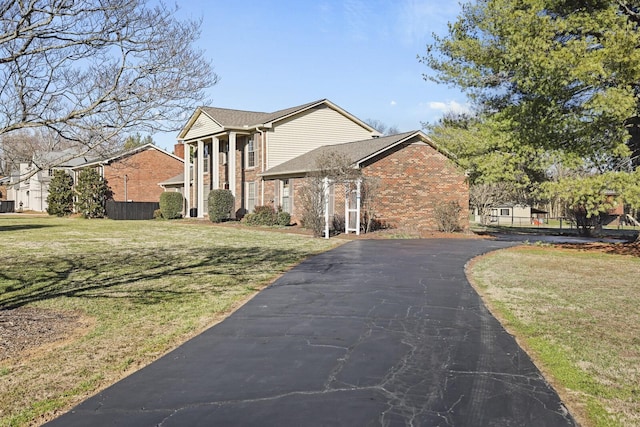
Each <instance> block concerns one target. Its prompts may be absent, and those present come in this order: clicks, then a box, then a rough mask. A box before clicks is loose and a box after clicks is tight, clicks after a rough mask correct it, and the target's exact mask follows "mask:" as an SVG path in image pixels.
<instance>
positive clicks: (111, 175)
mask: <svg viewBox="0 0 640 427" xmlns="http://www.w3.org/2000/svg"><path fill="white" fill-rule="evenodd" d="M183 163H184V161H183V159H181V158H180V157H179V156H177V155H175V154H171V153H169V152H167V151H164V150H163V149H161V148H160V147H157V146H155V145H153V144H145V145H142V146H140V147H136V148H134V149H131V150H127V151H124V152H121V153H119V154H115V155H112V156H110V157H106V158H102V159H99V160H94V161H91V162H86V163H82V164H80V165H78V166H75V167H73V168H72V169H71V170H72V171H73V174H74V182H77V178H78V174H79V173H80V171H81V170H83V169H86V168H95V169H97V170H98V173H99V174H100V176H102V177H103V178H104V179H105V180H106V181H107V185H108V186H109V188H110V189H111V192H112V198H113V200H114V201H116V202H125V201H133V202H158V201H159V200H160V194H162V192H163V189H162V187H161V186H160V185H159V183H160V182H162V181H165V180H167V179H169V178H171V177H173V176H175V175H177V174H179V173H181V172H182V170H183V169H184V166H183Z"/></svg>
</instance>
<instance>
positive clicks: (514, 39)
mask: <svg viewBox="0 0 640 427" xmlns="http://www.w3.org/2000/svg"><path fill="white" fill-rule="evenodd" d="M637 10H638V7H637V2H635V3H634V2H630V1H622V0H619V1H589V2H576V1H563V2H559V1H557V0H518V1H513V0H476V1H473V2H467V3H465V4H463V8H462V13H461V15H460V16H459V17H458V20H457V21H456V22H454V23H451V24H450V25H449V33H448V35H447V36H445V37H438V36H436V37H435V39H434V40H435V41H434V43H432V44H431V45H429V46H428V48H427V54H426V55H425V56H424V57H423V58H422V61H423V62H424V63H426V64H427V65H428V66H429V67H430V68H431V69H433V70H434V71H435V73H433V74H430V75H429V77H428V78H429V79H432V80H435V81H437V82H440V83H446V84H451V85H455V86H457V87H459V88H460V89H462V90H463V91H465V92H466V93H467V94H469V95H470V96H471V99H472V100H473V101H475V103H476V107H478V108H479V109H480V110H481V111H483V112H486V113H488V114H490V115H492V116H493V118H494V119H495V120H496V121H499V122H500V123H501V125H502V126H503V128H504V129H506V130H507V131H509V132H510V133H512V139H513V140H514V141H515V142H516V143H517V144H519V145H525V144H526V145H529V146H531V147H535V148H539V147H541V148H544V149H548V150H557V149H561V150H565V151H568V152H572V153H574V154H577V155H579V156H581V157H583V158H589V159H591V158H594V157H596V158H598V157H601V156H603V155H606V156H613V157H620V156H632V155H633V150H634V148H636V147H634V146H633V145H632V144H629V145H627V143H628V142H629V141H628V138H629V134H628V128H629V127H630V126H631V125H632V123H631V122H630V120H632V119H634V118H637V117H638V116H639V114H638V111H639V110H640V108H639V102H638V101H639V99H640V98H638V96H637V95H638V93H640V49H638V46H640V30H639V29H638V28H639V27H638V23H639V22H640V21H639V18H640V15H638V12H637ZM636 154H638V153H636Z"/></svg>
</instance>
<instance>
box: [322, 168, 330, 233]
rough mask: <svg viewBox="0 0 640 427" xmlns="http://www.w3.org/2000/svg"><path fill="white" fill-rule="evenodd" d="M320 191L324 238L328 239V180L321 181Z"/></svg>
mask: <svg viewBox="0 0 640 427" xmlns="http://www.w3.org/2000/svg"><path fill="white" fill-rule="evenodd" d="M322 191H323V193H324V238H325V239H328V238H329V178H327V177H325V178H324V179H323V180H322Z"/></svg>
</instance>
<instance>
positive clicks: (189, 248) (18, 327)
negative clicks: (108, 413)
mask: <svg viewBox="0 0 640 427" xmlns="http://www.w3.org/2000/svg"><path fill="white" fill-rule="evenodd" d="M0 232H2V237H3V268H2V269H1V270H0V341H1V342H3V343H7V344H6V345H4V344H3V346H2V347H0V349H1V350H3V353H2V357H0V425H34V424H40V423H42V422H44V421H46V420H48V419H51V418H52V416H54V415H55V414H58V413H60V412H62V411H64V410H66V409H69V408H70V407H71V406H72V405H74V404H76V403H78V402H80V401H81V400H83V399H84V398H86V397H88V396H90V395H92V394H94V393H96V392H97V391H98V390H100V389H103V388H105V387H107V386H108V385H110V384H112V383H113V382H115V381H117V380H119V379H121V378H123V377H124V376H126V375H128V374H130V373H131V372H133V371H135V370H137V369H139V368H140V367H142V366H144V365H146V364H148V363H150V362H151V361H153V360H155V359H156V358H158V357H159V356H161V355H162V354H164V353H166V352H167V351H169V350H171V349H172V348H175V347H176V346H177V345H179V344H180V343H182V342H184V341H185V340H187V339H188V338H190V337H193V336H194V335H196V334H197V333H199V332H201V331H203V330H204V329H206V328H207V327H209V326H211V325H213V324H215V323H216V322H218V321H219V320H221V319H222V318H224V317H225V316H226V315H227V314H228V313H229V312H231V311H233V310H234V309H235V308H237V307H238V306H239V305H241V304H242V303H243V302H244V301H246V300H247V299H248V298H250V297H251V296H252V295H254V294H255V293H256V292H257V291H259V290H260V289H262V288H264V286H266V285H267V284H268V283H270V282H271V281H272V280H273V279H274V278H275V277H276V276H277V275H279V274H281V273H282V272H284V271H286V270H287V269H289V268H290V267H291V266H293V265H294V264H296V263H298V262H300V261H301V260H302V259H304V258H305V257H307V256H309V255H311V254H314V253H318V252H320V251H324V250H326V249H328V248H330V247H332V246H334V245H335V244H337V243H338V241H336V240H332V241H326V240H322V239H312V238H310V237H308V236H301V235H288V234H273V233H270V232H268V231H256V230H239V229H233V228H224V227H212V226H208V224H189V223H186V222H181V221H176V222H169V221H110V220H83V219H59V218H19V219H15V218H11V219H10V218H0ZM28 337H31V339H30V340H29V339H27V338H28ZM9 343H12V344H9Z"/></svg>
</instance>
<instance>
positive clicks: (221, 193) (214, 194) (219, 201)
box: [208, 190, 235, 222]
mask: <svg viewBox="0 0 640 427" xmlns="http://www.w3.org/2000/svg"><path fill="white" fill-rule="evenodd" d="M208 203H209V219H210V220H211V221H212V222H222V221H224V220H226V219H229V218H231V212H232V211H233V208H234V207H235V199H234V197H233V193H231V191H230V190H211V192H209V200H208Z"/></svg>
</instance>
